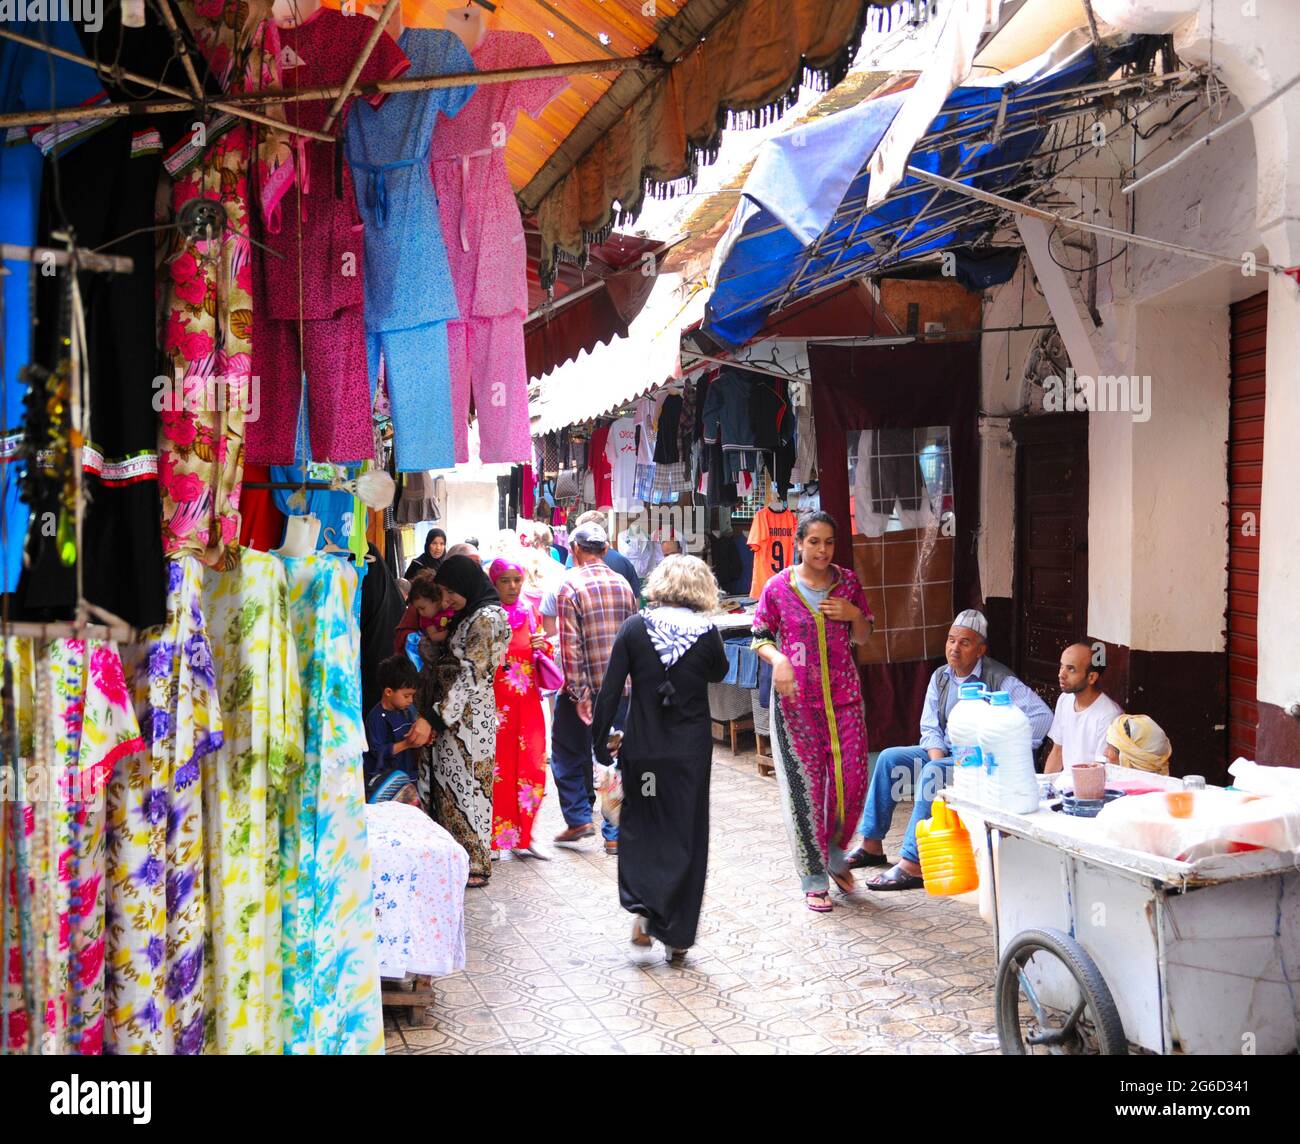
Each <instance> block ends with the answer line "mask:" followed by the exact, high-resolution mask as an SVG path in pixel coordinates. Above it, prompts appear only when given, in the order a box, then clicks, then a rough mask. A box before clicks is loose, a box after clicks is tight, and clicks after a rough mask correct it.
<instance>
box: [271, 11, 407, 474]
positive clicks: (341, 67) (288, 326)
mask: <svg viewBox="0 0 1300 1144" xmlns="http://www.w3.org/2000/svg"><path fill="white" fill-rule="evenodd" d="M374 27H375V25H374V22H373V21H372V20H370V19H369V18H368V17H360V16H355V15H348V14H346V13H344V12H340V11H337V10H335V9H332V8H318V9H317V10H316V11H315V12H313V13H312V14H311V15H310V16H308V17H307V18H306V19H305V20H303V21H302V22H301V23H299V24H296V25H293V26H291V27H286V28H281V29H280V39H281V43H282V45H283V47H282V50H281V53H280V74H281V77H282V86H283V87H284V88H285V89H286V90H289V91H294V90H297V89H300V88H309V87H316V86H325V85H328V84H338V83H342V82H343V81H344V80H345V79H346V78H347V77H348V74H349V72H350V71H351V69H352V64H353V63H354V62H355V60H356V59H357V57H358V56H359V55H360V53H361V50H362V48H363V47H364V45H365V44H366V41H367V40H368V39H369V37H370V33H371V32H372V31H373V30H374ZM409 66H410V61H409V60H408V59H407V58H406V56H405V55H404V54H403V53H402V50H401V49H400V48H399V47H398V46H397V44H396V43H395V42H394V41H393V38H392V37H391V36H389V35H388V33H387V32H381V33H380V35H379V39H378V40H377V41H376V43H375V45H374V49H373V50H372V51H371V53H370V56H369V58H368V59H367V61H366V64H365V66H364V67H363V68H362V69H361V74H360V76H359V79H358V82H360V83H362V84H367V83H375V82H378V81H380V80H387V79H394V78H396V77H397V76H399V75H401V74H402V73H403V72H404V71H406V69H407V68H408V67H409ZM365 98H366V100H367V102H369V103H370V104H371V106H372V107H375V108H378V107H379V106H380V105H381V104H383V102H384V100H385V98H386V97H385V96H383V95H372V96H367V97H365ZM332 103H333V101H332V100H328V99H309V100H302V101H300V102H297V103H290V104H287V105H286V108H285V113H284V114H285V119H286V120H287V121H288V122H289V123H291V124H293V125H294V126H301V127H310V128H313V129H315V130H320V129H321V127H322V126H323V125H324V122H325V119H326V117H327V116H328V114H329V110H330V106H331V104H332ZM350 114H351V111H350V109H348V108H344V111H343V117H344V122H343V124H342V126H343V129H344V130H345V131H346V129H347V119H348V117H349V116H350ZM338 150H339V149H338V147H337V146H330V145H328V144H325V143H321V142H319V141H316V140H306V141H305V142H303V143H302V144H301V152H300V153H301V155H302V156H303V158H302V159H300V161H299V164H298V185H297V187H295V188H294V190H292V191H291V192H290V193H289V194H287V195H286V196H285V197H284V200H283V202H282V203H281V204H280V210H281V212H282V215H283V220H282V222H281V225H280V228H279V230H278V231H270V230H267V231H265V232H264V233H263V234H262V236H261V237H262V240H263V241H265V243H266V244H267V246H269V247H270V248H271V250H272V251H273V252H274V254H272V255H269V256H268V257H266V258H264V259H260V260H259V261H258V264H257V269H258V286H259V290H260V292H259V294H258V302H259V304H260V305H259V309H258V332H259V338H258V341H257V343H256V345H255V346H254V371H253V372H254V373H256V374H258V375H260V377H261V379H262V389H263V394H262V410H261V414H262V415H261V416H260V417H259V418H258V420H257V421H255V422H252V423H250V425H249V428H248V455H249V459H250V460H254V461H264V462H266V463H268V464H289V463H291V462H292V461H293V460H294V445H295V442H296V441H297V436H298V434H297V428H298V420H299V412H300V398H301V389H302V385H303V376H304V372H305V375H306V385H307V391H308V404H309V406H310V417H309V428H310V436H311V453H312V456H313V457H315V458H316V459H318V460H322V461H336V462H337V461H363V460H369V459H371V458H372V457H373V454H374V437H373V431H372V428H371V420H370V409H371V392H370V381H369V379H368V377H367V372H366V343H365V322H364V318H363V309H364V305H365V300H366V297H365V279H364V270H365V267H364V261H363V260H364V257H365V249H364V248H365V242H364V235H363V230H362V222H361V217H360V215H358V213H357V204H356V196H355V193H354V190H353V180H352V172H351V170H350V169H349V168H348V166H347V165H346V164H343V165H342V166H341V169H340V170H336V169H335V163H336V159H339V158H340V156H339V155H338ZM340 184H341V185H340ZM275 255H279V257H275ZM263 318H265V321H263ZM263 331H265V336H263V333H262V332H263ZM300 338H301V340H302V344H303V348H304V352H303V354H302V355H301V358H300V354H299V345H300Z"/></svg>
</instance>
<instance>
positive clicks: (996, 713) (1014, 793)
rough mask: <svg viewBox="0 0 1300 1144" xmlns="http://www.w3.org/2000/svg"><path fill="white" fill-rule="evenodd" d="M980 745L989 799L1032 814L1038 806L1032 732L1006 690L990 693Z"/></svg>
mask: <svg viewBox="0 0 1300 1144" xmlns="http://www.w3.org/2000/svg"><path fill="white" fill-rule="evenodd" d="M979 745H980V751H981V753H982V754H983V756H984V765H985V768H986V774H987V776H988V785H989V792H988V793H989V798H988V801H989V802H991V803H992V804H993V805H995V806H998V807H1001V808H1002V809H1003V810H1009V811H1011V812H1013V813H1014V814H1033V813H1034V811H1036V810H1037V809H1038V776H1037V774H1036V773H1035V772H1034V733H1033V729H1032V728H1031V727H1030V725H1029V720H1028V719H1027V718H1026V717H1025V714H1024V712H1023V711H1021V710H1020V709H1019V708H1018V707H1016V706H1015V705H1014V704H1013V703H1012V702H1011V696H1010V695H1009V694H1008V693H1007V692H1005V691H995V692H993V693H992V694H991V695H990V696H989V701H988V707H987V710H986V711H985V713H984V718H983V721H982V723H981V726H980V733H979Z"/></svg>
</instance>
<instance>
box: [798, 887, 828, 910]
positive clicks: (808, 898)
mask: <svg viewBox="0 0 1300 1144" xmlns="http://www.w3.org/2000/svg"><path fill="white" fill-rule="evenodd" d="M803 897H804V905H806V906H807V907H808V908H809V909H810V910H812V912H813V913H815V914H829V913H830V912H831V910H833V909H834V908H835V907H834V906H832V905H831V895H830V892H829V891H828V890H810V891H809V892H808V893H806V894H805V895H804V896H803Z"/></svg>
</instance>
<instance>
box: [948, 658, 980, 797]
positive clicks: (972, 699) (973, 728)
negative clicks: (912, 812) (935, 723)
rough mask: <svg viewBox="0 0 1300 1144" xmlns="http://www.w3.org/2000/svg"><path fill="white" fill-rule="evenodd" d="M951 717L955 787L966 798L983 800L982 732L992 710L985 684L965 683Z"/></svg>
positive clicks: (949, 736) (949, 733)
mask: <svg viewBox="0 0 1300 1144" xmlns="http://www.w3.org/2000/svg"><path fill="white" fill-rule="evenodd" d="M957 695H958V699H957V702H956V703H954V704H953V708H952V711H951V712H950V713H949V715H948V741H949V742H950V743H951V744H952V761H953V778H952V785H953V789H955V790H956V791H957V792H958V793H959V794H960V795H961V796H962V797H963V798H971V799H977V800H979V799H982V798H983V790H982V777H981V776H982V774H983V765H984V756H983V751H982V750H981V749H980V742H979V733H980V728H981V727H982V726H983V725H984V715H985V713H986V712H987V711H988V704H987V703H986V702H985V699H986V697H987V696H988V692H987V691H985V690H984V684H982V683H963V684H962V685H961V687H960V688H959V689H958V692H957Z"/></svg>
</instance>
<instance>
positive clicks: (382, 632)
mask: <svg viewBox="0 0 1300 1144" xmlns="http://www.w3.org/2000/svg"><path fill="white" fill-rule="evenodd" d="M367 556H368V558H369V557H373V559H368V562H367V564H366V574H365V576H364V577H363V579H362V581H361V710H363V711H369V710H370V709H371V708H372V707H374V705H375V704H376V703H378V702H379V697H380V695H381V694H382V693H383V690H384V689H383V688H382V687H380V686H379V665H380V663H381V662H382V661H383V660H385V659H387V658H388V657H389V656H390V655H392V654H393V632H394V631H395V630H396V628H397V625H398V622H399V621H400V620H401V618H402V612H403V611H405V609H406V605H405V604H404V603H403V602H402V593H401V592H399V591H398V589H397V581H396V580H394V579H393V573H392V570H391V569H390V568H389V567H388V565H387V564H386V563H384V561H383V560H382V559H381V558H380V555H379V549H377V548H376V547H375V546H374V545H373V544H371V545H370V546H369V551H368V553H367Z"/></svg>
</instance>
